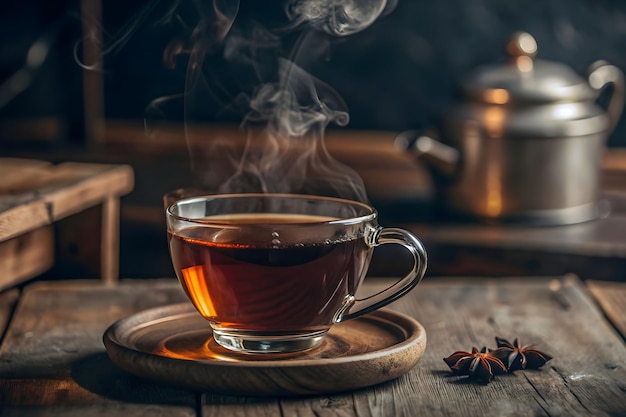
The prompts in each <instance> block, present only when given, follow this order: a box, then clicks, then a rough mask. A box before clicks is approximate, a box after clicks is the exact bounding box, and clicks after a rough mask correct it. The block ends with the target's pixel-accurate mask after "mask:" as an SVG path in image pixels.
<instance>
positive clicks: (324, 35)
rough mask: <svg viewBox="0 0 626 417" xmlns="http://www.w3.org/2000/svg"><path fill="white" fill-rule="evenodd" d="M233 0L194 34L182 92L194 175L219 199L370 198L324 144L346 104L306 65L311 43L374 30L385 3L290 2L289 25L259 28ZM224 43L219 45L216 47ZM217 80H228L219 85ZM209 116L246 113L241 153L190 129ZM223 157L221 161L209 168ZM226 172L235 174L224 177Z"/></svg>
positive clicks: (343, 119) (344, 118)
mask: <svg viewBox="0 0 626 417" xmlns="http://www.w3.org/2000/svg"><path fill="white" fill-rule="evenodd" d="M233 3H236V2H232V1H231V2H229V5H228V9H225V7H226V3H224V2H217V1H216V2H214V3H213V8H212V9H211V10H209V13H204V14H203V18H204V20H203V21H202V24H201V25H200V26H199V28H200V29H199V30H196V32H195V38H196V39H195V44H194V46H193V49H192V53H191V56H190V61H189V66H188V76H187V89H186V91H185V98H186V102H185V106H186V121H187V132H186V133H187V139H188V144H189V146H190V150H191V152H192V160H193V161H195V163H194V170H195V171H197V172H198V173H200V174H201V175H202V177H203V178H204V179H205V182H206V184H205V185H207V186H209V187H210V188H214V189H215V191H217V192H223V193H233V192H282V193H304V194H320V195H332V196H337V197H343V198H348V199H352V200H358V201H367V195H366V192H365V186H364V184H363V181H362V180H361V178H360V177H359V176H358V175H357V174H356V172H354V171H353V170H352V169H350V168H348V167H347V166H345V165H343V164H341V163H339V162H338V161H336V160H335V159H333V158H332V157H331V155H330V154H329V153H328V151H327V149H326V146H325V144H324V132H325V129H326V127H327V126H328V125H329V124H331V123H335V124H337V125H339V126H345V125H346V124H347V123H348V121H349V116H348V111H347V106H346V104H345V103H344V101H343V99H342V98H341V97H340V96H339V95H338V94H337V92H336V91H335V90H333V89H332V88H331V87H330V86H329V85H327V84H325V83H323V82H322V81H320V80H318V79H316V78H315V77H313V76H312V75H310V74H309V73H307V71H306V70H305V69H304V68H303V67H302V65H300V64H301V63H303V64H304V63H306V62H311V60H315V59H318V58H319V57H318V56H316V55H317V54H320V53H321V52H323V51H320V50H319V48H318V49H316V48H315V47H311V46H313V45H318V46H319V45H328V44H329V43H330V42H331V41H332V38H335V37H344V36H347V35H350V34H354V33H357V32H359V31H361V30H363V29H365V28H367V27H368V26H370V25H371V24H372V23H373V22H374V21H375V20H376V19H377V18H378V17H379V16H380V15H381V14H382V13H384V12H385V11H389V8H390V6H389V4H388V3H387V1H386V0H343V1H340V0H291V1H289V2H288V3H287V5H286V9H285V10H286V15H287V17H288V18H289V19H290V20H291V22H290V23H289V24H287V25H285V26H283V27H280V28H278V29H276V30H272V29H271V28H267V27H264V26H262V25H260V24H259V23H258V22H252V23H250V22H245V21H244V22H241V23H240V22H239V20H240V19H241V20H243V18H241V17H240V16H238V15H237V11H239V7H235V6H234V5H233ZM391 3H393V4H394V5H395V1H394V2H391ZM238 23H240V24H239V25H238ZM225 29H228V30H225ZM294 32H297V34H298V36H297V37H296V41H295V42H293V45H292V46H291V47H290V48H288V47H286V45H285V40H284V38H285V37H287V35H292V34H293V33H294ZM218 38H219V40H223V42H221V44H220V46H219V48H217V44H216V42H215V40H216V39H218ZM216 69H217V70H219V71H216ZM216 73H220V74H227V75H226V76H225V77H222V78H220V79H217V78H215V74H216ZM233 86H234V87H233ZM207 113H210V114H213V115H215V114H219V115H220V119H224V118H228V116H229V115H236V114H245V115H244V117H243V122H242V127H244V128H245V132H246V144H245V149H244V150H243V152H242V153H238V152H237V151H236V149H235V148H234V147H233V146H231V145H230V144H229V143H228V142H227V141H224V140H219V138H218V139H215V138H212V140H210V141H207V138H205V137H202V135H201V134H200V133H198V132H197V131H196V130H195V129H193V128H191V126H192V123H193V122H195V121H198V120H202V119H203V116H206V115H207ZM207 142H211V144H210V145H207ZM218 154H219V156H220V158H219V160H220V161H221V162H219V163H218V164H217V165H216V164H207V163H206V160H207V159H208V160H213V161H215V160H216V158H215V156H216V155H218ZM203 161H204V162H203ZM224 161H226V162H224ZM225 163H226V165H232V167H231V169H230V170H229V169H228V167H226V168H227V169H224V168H225V167H224V166H223V165H224V164H225ZM220 165H221V166H220ZM220 170H221V171H222V172H230V174H228V176H227V177H223V174H221V173H220Z"/></svg>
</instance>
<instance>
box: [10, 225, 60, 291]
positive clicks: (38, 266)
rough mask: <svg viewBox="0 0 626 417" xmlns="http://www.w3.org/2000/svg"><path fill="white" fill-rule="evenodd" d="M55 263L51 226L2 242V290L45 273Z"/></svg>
mask: <svg viewBox="0 0 626 417" xmlns="http://www.w3.org/2000/svg"><path fill="white" fill-rule="evenodd" d="M53 263H54V233H53V230H52V227H51V226H44V227H41V228H39V229H35V230H33V231H31V232H28V233H25V234H23V235H21V236H16V237H14V238H12V239H9V240H5V241H4V242H0V290H1V289H3V288H8V287H11V286H13V285H16V284H18V283H20V282H22V281H24V280H27V279H30V278H32V277H35V276H37V275H39V274H41V273H43V272H45V271H46V270H48V269H49V268H50V267H51V266H52V264H53Z"/></svg>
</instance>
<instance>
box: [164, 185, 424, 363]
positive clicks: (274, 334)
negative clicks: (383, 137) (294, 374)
mask: <svg viewBox="0 0 626 417" xmlns="http://www.w3.org/2000/svg"><path fill="white" fill-rule="evenodd" d="M166 217H167V233H168V241H169V248H170V255H171V258H172V262H173V265H174V269H175V270H176V274H177V276H178V279H179V281H180V283H181V285H182V286H183V288H184V290H185V292H186V294H187V296H188V297H189V299H190V300H191V302H192V303H193V305H194V306H195V308H196V309H197V310H198V312H199V313H200V314H201V315H202V316H203V317H204V318H205V319H207V320H208V322H209V323H210V325H211V327H212V329H213V336H214V338H215V341H216V342H217V343H218V344H220V345H221V346H223V347H225V348H227V349H231V350H235V351H238V352H247V353H266V352H267V353H281V352H295V351H300V350H305V349H310V348H313V347H315V346H317V345H319V344H320V343H321V342H322V340H323V338H324V336H325V335H326V333H327V332H328V330H329V329H330V327H331V326H332V325H333V324H334V323H338V322H341V321H345V320H349V319H352V318H355V317H358V316H361V315H363V314H366V313H368V312H370V311H373V310H376V309H378V308H380V307H382V306H385V305H387V304H389V303H390V302H392V301H394V300H396V299H398V298H399V297H402V296H403V295H404V294H406V293H407V292H408V291H410V290H411V289H412V288H413V287H414V286H415V285H417V284H418V283H419V282H420V280H421V279H422V278H423V276H424V272H425V270H426V265H427V255H426V251H425V249H424V247H423V245H422V243H421V242H420V241H419V240H418V239H417V238H416V237H415V236H414V235H412V234H411V233H409V232H407V231H406V230H402V229H397V228H382V227H380V226H379V225H378V223H377V212H376V210H375V209H374V208H373V207H371V206H369V205H367V204H364V203H360V202H356V201H349V200H343V199H338V198H332V197H321V196H311V195H293V194H222V195H205V196H195V197H189V198H183V199H180V200H178V201H175V202H173V203H172V204H170V205H169V206H168V208H167V210H166ZM387 243H395V244H399V245H401V246H403V247H404V248H406V249H407V250H408V251H409V252H410V253H411V255H412V257H413V266H412V268H411V270H410V271H409V272H408V273H407V274H406V276H404V277H403V278H402V279H400V280H399V281H398V282H397V283H395V284H394V285H392V286H390V287H389V288H387V289H385V290H383V291H382V292H380V293H378V294H375V295H373V296H370V297H367V298H364V299H357V298H356V297H355V295H356V292H357V289H358V287H359V285H360V284H361V283H362V282H363V279H364V277H365V275H366V272H367V269H368V266H369V263H370V260H371V257H372V252H373V250H374V247H376V246H378V245H381V244H387Z"/></svg>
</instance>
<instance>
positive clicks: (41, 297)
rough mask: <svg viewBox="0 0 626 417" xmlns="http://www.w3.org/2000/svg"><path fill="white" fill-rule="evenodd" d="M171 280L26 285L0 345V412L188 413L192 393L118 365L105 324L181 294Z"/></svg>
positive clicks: (177, 298)
mask: <svg viewBox="0 0 626 417" xmlns="http://www.w3.org/2000/svg"><path fill="white" fill-rule="evenodd" d="M172 281H174V280H165V281H153V280H150V281H146V282H142V285H139V286H137V285H132V283H131V284H121V285H120V286H119V287H118V288H117V289H110V288H107V287H105V286H104V284H103V283H102V282H100V281H90V282H86V281H85V282H67V283H43V282H42V283H36V284H33V285H31V286H29V287H27V289H26V290H25V293H24V295H23V296H22V297H21V299H20V303H19V305H18V307H17V310H16V312H15V315H14V319H13V321H12V323H11V326H10V328H9V330H8V332H7V334H6V336H5V339H4V342H3V344H2V346H1V347H0V415H2V416H3V417H6V416H29V415H37V416H40V415H54V416H98V415H106V416H111V415H124V416H137V415H146V414H149V415H157V416H158V415H162V416H192V415H194V409H195V402H196V401H195V396H194V394H193V393H190V392H186V391H182V390H176V389H172V388H168V387H163V386H156V385H154V384H150V383H145V382H144V381H141V380H139V379H137V378H133V377H130V376H128V375H127V374H125V373H124V372H122V371H121V370H119V369H117V368H116V367H115V366H114V365H113V364H112V363H111V362H110V361H109V360H108V358H107V356H106V354H105V353H104V347H103V345H102V334H103V332H104V330H105V329H106V328H107V327H108V326H109V325H110V324H111V323H112V322H114V321H116V320H118V319H120V318H122V317H124V316H126V315H128V314H131V313H134V312H136V311H139V310H142V309H146V308H150V307H155V306H158V305H164V304H170V303H172V302H179V301H182V300H183V299H184V295H183V294H182V290H181V289H180V288H179V286H178V285H176V282H175V281H174V285H172Z"/></svg>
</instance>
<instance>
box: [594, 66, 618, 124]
mask: <svg viewBox="0 0 626 417" xmlns="http://www.w3.org/2000/svg"><path fill="white" fill-rule="evenodd" d="M588 80H589V84H590V85H591V87H592V88H593V89H595V90H597V91H600V90H602V89H603V88H604V87H605V86H607V85H608V84H613V91H612V93H611V99H610V100H609V103H608V105H607V109H606V112H607V114H608V116H609V131H608V133H609V134H610V133H611V132H612V131H613V129H615V125H616V124H617V121H618V120H619V118H620V115H621V114H622V109H623V107H624V73H623V72H622V71H621V70H620V69H619V68H617V67H616V66H614V65H611V64H609V63H607V62H606V61H602V60H601V61H596V62H594V63H593V64H591V66H590V67H589V76H588Z"/></svg>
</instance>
